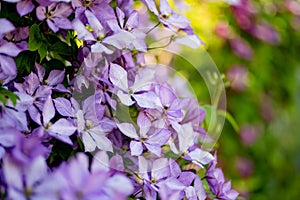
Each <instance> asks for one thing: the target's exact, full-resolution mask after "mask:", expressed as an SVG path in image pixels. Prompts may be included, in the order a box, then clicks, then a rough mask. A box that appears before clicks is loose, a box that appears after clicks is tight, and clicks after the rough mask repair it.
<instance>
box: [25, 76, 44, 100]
mask: <svg viewBox="0 0 300 200" xmlns="http://www.w3.org/2000/svg"><path fill="white" fill-rule="evenodd" d="M25 81H26V86H27V92H28V93H29V94H30V95H33V94H34V93H35V91H36V89H37V88H38V87H39V86H40V81H39V78H38V77H37V75H36V74H34V73H33V72H31V73H30V74H29V75H28V76H27V77H26V78H25ZM26 86H25V87H26Z"/></svg>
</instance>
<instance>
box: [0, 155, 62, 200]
mask: <svg viewBox="0 0 300 200" xmlns="http://www.w3.org/2000/svg"><path fill="white" fill-rule="evenodd" d="M3 172H4V179H5V181H6V183H7V187H8V198H9V199H18V200H27V199H31V200H41V199H42V200H56V199H57V200H58V197H57V196H56V193H57V191H58V188H57V187H58V184H57V183H55V182H54V181H53V179H51V178H50V177H49V175H48V173H47V164H46V161H45V159H44V158H43V157H36V158H35V159H34V160H32V162H29V163H26V164H25V165H20V164H19V163H17V162H14V161H13V160H12V159H11V158H10V157H9V156H6V157H5V158H4V160H3Z"/></svg>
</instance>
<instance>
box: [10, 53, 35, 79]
mask: <svg viewBox="0 0 300 200" xmlns="http://www.w3.org/2000/svg"><path fill="white" fill-rule="evenodd" d="M37 60H38V54H37V51H34V52H32V51H22V52H21V53H19V55H18V56H16V57H15V62H16V65H17V68H18V72H19V75H22V74H23V73H24V71H25V69H26V71H27V72H28V73H29V72H31V71H32V69H33V67H34V64H35V62H36V61H37Z"/></svg>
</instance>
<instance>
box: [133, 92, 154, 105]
mask: <svg viewBox="0 0 300 200" xmlns="http://www.w3.org/2000/svg"><path fill="white" fill-rule="evenodd" d="M132 96H133V98H134V99H135V100H136V102H137V104H138V105H139V106H140V107H142V108H157V107H158V106H159V105H160V102H159V98H158V97H157V96H156V94H155V93H154V92H151V91H150V92H145V93H142V94H133V95H132Z"/></svg>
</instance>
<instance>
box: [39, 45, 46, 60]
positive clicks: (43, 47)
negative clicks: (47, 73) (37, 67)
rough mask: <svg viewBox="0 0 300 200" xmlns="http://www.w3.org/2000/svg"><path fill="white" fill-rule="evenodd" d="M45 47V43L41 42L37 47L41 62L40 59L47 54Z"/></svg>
mask: <svg viewBox="0 0 300 200" xmlns="http://www.w3.org/2000/svg"><path fill="white" fill-rule="evenodd" d="M47 47H48V45H47V44H46V43H42V45H41V47H40V48H39V49H38V52H39V54H40V62H42V60H43V59H44V58H45V57H46V55H47Z"/></svg>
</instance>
